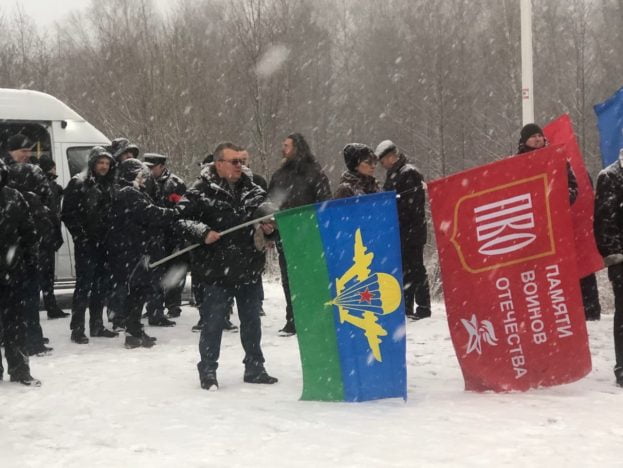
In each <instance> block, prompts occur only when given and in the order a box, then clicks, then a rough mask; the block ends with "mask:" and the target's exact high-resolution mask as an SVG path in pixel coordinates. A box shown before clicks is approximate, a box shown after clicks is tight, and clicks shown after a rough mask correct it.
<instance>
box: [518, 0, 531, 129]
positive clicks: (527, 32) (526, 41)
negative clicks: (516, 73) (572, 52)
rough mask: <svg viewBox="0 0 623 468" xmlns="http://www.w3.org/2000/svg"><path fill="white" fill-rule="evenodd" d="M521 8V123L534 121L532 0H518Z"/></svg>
mask: <svg viewBox="0 0 623 468" xmlns="http://www.w3.org/2000/svg"><path fill="white" fill-rule="evenodd" d="M520 8H521V103H522V106H521V110H522V121H523V125H526V124H529V123H534V87H533V86H534V85H533V79H532V0H520Z"/></svg>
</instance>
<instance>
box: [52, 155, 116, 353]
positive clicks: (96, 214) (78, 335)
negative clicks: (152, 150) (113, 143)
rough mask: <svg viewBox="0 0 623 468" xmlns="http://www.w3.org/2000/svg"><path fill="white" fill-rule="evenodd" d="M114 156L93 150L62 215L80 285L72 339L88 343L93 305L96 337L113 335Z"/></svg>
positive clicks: (71, 185) (68, 194) (73, 310)
mask: <svg viewBox="0 0 623 468" xmlns="http://www.w3.org/2000/svg"><path fill="white" fill-rule="evenodd" d="M113 164H114V160H113V158H112V156H111V155H110V153H108V152H107V151H106V150H105V149H104V148H102V147H101V146H96V147H94V148H93V149H92V150H91V152H90V153H89V162H88V167H87V168H86V169H85V170H84V171H83V172H81V173H80V174H77V175H75V176H74V177H73V178H72V179H71V180H70V181H69V184H67V188H66V189H65V199H64V200H63V208H62V210H61V213H62V219H63V222H64V223H65V226H67V229H69V232H70V233H71V236H72V237H73V240H74V249H75V250H74V252H75V266H76V287H75V289H74V296H73V303H72V307H71V324H70V327H71V341H73V342H74V343H78V344H86V343H88V342H89V339H88V338H87V337H86V335H85V334H84V326H85V324H84V322H85V313H86V309H87V306H88V307H89V328H90V335H91V336H92V337H102V338H113V337H115V336H117V335H118V334H117V333H115V332H113V331H111V330H107V329H106V328H104V322H103V311H104V304H105V299H106V298H105V296H106V293H107V287H108V280H109V277H110V275H109V273H108V270H107V268H108V265H107V259H106V237H107V235H108V231H109V229H110V211H111V206H112V197H113V177H112V173H111V168H112V166H113Z"/></svg>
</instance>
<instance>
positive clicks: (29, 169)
mask: <svg viewBox="0 0 623 468" xmlns="http://www.w3.org/2000/svg"><path fill="white" fill-rule="evenodd" d="M4 162H5V163H6V166H7V168H8V180H7V186H8V187H11V188H13V189H15V190H17V191H18V192H20V193H21V194H22V196H23V197H24V199H25V200H26V204H27V206H28V209H29V211H30V214H31V216H32V219H33V222H34V223H35V228H36V230H37V232H38V235H39V239H40V242H41V243H43V244H44V245H43V247H44V248H51V246H53V245H54V244H55V242H54V241H53V240H54V238H55V236H53V235H52V233H53V232H54V230H55V227H54V226H55V222H56V221H57V216H56V215H55V214H54V213H53V211H52V206H51V204H52V193H51V190H50V185H49V182H48V180H47V178H46V176H45V174H44V173H43V171H42V170H41V168H40V167H39V166H35V165H34V164H30V163H17V162H15V161H14V160H13V158H11V156H10V155H9V154H8V153H7V154H5V156H4ZM30 253H33V254H34V252H29V254H30ZM35 258H36V256H35Z"/></svg>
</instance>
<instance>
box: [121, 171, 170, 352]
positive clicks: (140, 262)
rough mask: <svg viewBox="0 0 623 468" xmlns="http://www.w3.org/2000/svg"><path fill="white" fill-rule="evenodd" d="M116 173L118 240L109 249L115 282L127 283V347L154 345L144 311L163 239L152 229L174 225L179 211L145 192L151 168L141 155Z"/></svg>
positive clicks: (148, 346)
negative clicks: (163, 205)
mask: <svg viewBox="0 0 623 468" xmlns="http://www.w3.org/2000/svg"><path fill="white" fill-rule="evenodd" d="M117 176H118V181H119V191H118V192H117V194H116V198H115V202H114V207H113V217H112V231H113V233H114V235H115V237H116V239H117V242H116V248H115V249H113V250H111V252H110V264H111V269H112V274H113V278H114V279H115V282H117V283H118V284H124V285H126V288H127V291H128V297H127V310H128V316H127V319H126V323H125V327H126V336H125V347H126V348H128V349H131V348H138V347H144V348H151V347H152V346H153V345H154V342H155V338H152V337H150V336H149V335H147V334H146V333H145V332H144V331H143V326H142V325H141V312H142V311H143V306H144V305H145V302H146V301H147V298H148V295H149V293H150V292H151V291H152V285H153V283H154V272H153V271H152V270H150V269H149V262H150V260H151V258H153V257H154V251H155V249H154V243H157V242H159V240H160V239H159V238H158V237H157V236H156V237H154V236H153V232H154V231H157V230H159V229H165V228H166V227H167V226H172V225H173V223H174V222H175V221H176V220H177V218H178V212H177V210H175V209H171V208H161V207H159V206H156V205H155V204H154V203H153V202H152V200H151V199H150V198H149V196H148V195H147V194H146V193H145V181H146V180H147V179H148V178H149V177H150V174H149V168H148V167H147V166H145V165H144V164H143V163H142V162H141V161H139V160H138V159H128V160H126V161H123V162H122V163H121V164H120V165H119V168H118V169H117Z"/></svg>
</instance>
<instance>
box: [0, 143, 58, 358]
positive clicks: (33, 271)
mask: <svg viewBox="0 0 623 468" xmlns="http://www.w3.org/2000/svg"><path fill="white" fill-rule="evenodd" d="M32 146H33V143H32V141H30V139H29V138H28V137H26V136H25V135H22V134H17V135H13V136H12V137H10V138H9V139H8V140H7V143H6V151H5V154H4V155H3V159H4V162H5V163H6V165H7V168H8V181H7V185H8V186H9V187H11V188H14V189H15V190H17V191H19V192H20V193H21V194H22V196H23V197H24V199H25V200H26V204H27V205H28V209H29V211H30V214H31V216H32V218H33V221H34V223H35V229H36V230H37V232H38V234H39V239H40V238H41V236H42V235H44V234H46V233H49V232H51V231H53V230H54V222H53V216H52V210H51V205H50V203H51V193H50V186H49V184H48V181H47V180H46V178H45V175H44V174H43V171H41V168H39V167H38V166H35V165H33V164H30V163H29V162H28V161H30V155H31V148H32ZM24 255H25V256H26V257H27V260H26V261H25V262H24V265H25V268H26V274H25V276H24V278H23V281H22V282H21V288H22V291H21V293H20V294H21V299H22V306H23V310H24V312H23V315H22V319H23V320H24V322H25V324H26V351H27V353H28V354H29V355H31V356H32V355H35V354H36V355H39V356H42V355H45V354H47V353H49V352H50V351H52V348H50V347H47V346H46V343H47V338H45V337H44V336H43V331H42V329H41V324H40V317H39V243H38V244H37V247H36V248H34V249H29V250H27V251H26V252H24Z"/></svg>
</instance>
